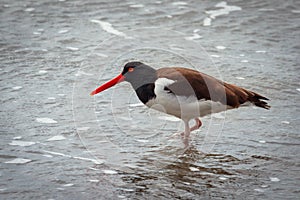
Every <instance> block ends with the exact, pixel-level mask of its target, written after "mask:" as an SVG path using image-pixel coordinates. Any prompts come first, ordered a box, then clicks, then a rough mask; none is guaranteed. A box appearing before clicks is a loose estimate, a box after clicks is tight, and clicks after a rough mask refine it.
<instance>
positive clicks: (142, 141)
mask: <svg viewBox="0 0 300 200" xmlns="http://www.w3.org/2000/svg"><path fill="white" fill-rule="evenodd" d="M136 141H137V142H141V143H147V142H149V140H142V139H138V140H136Z"/></svg>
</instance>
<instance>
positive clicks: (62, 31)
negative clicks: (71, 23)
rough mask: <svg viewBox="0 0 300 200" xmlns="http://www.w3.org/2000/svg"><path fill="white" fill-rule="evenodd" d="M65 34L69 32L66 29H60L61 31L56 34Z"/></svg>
mask: <svg viewBox="0 0 300 200" xmlns="http://www.w3.org/2000/svg"><path fill="white" fill-rule="evenodd" d="M67 32H69V30H67V29H62V30H60V31H58V33H60V34H63V33H67Z"/></svg>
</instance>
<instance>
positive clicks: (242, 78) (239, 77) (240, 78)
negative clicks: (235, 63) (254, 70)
mask: <svg viewBox="0 0 300 200" xmlns="http://www.w3.org/2000/svg"><path fill="white" fill-rule="evenodd" d="M235 78H236V79H239V80H244V79H245V78H244V77H241V76H237V77H235Z"/></svg>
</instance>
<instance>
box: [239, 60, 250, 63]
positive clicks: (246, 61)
mask: <svg viewBox="0 0 300 200" xmlns="http://www.w3.org/2000/svg"><path fill="white" fill-rule="evenodd" d="M248 62H249V61H248V60H241V63H248Z"/></svg>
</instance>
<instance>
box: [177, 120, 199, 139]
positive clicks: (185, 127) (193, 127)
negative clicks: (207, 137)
mask: <svg viewBox="0 0 300 200" xmlns="http://www.w3.org/2000/svg"><path fill="white" fill-rule="evenodd" d="M195 122H196V124H195V125H194V126H192V127H191V128H190V127H189V124H188V122H184V132H181V133H175V134H174V135H173V136H172V137H174V136H177V135H181V137H186V136H187V135H188V137H189V135H190V132H192V131H194V130H197V129H199V128H200V127H201V126H202V122H201V121H200V119H198V118H195ZM187 129H189V130H188V131H187Z"/></svg>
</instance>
